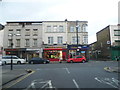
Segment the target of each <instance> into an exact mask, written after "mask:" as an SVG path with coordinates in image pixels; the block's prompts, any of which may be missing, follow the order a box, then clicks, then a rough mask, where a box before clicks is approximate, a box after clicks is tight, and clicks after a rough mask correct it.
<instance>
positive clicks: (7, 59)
mask: <svg viewBox="0 0 120 90" xmlns="http://www.w3.org/2000/svg"><path fill="white" fill-rule="evenodd" d="M2 61H3V62H5V64H10V63H11V56H3V57H2ZM12 62H13V64H23V63H26V60H25V59H20V58H18V57H17V56H12Z"/></svg>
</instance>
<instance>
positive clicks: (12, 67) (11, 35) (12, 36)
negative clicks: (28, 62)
mask: <svg viewBox="0 0 120 90" xmlns="http://www.w3.org/2000/svg"><path fill="white" fill-rule="evenodd" d="M9 36H11V50H12V48H13V34H9ZM10 54H11V64H10V65H11V68H10V69H11V70H13V59H12V51H11V53H10Z"/></svg>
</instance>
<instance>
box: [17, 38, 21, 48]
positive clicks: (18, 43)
mask: <svg viewBox="0 0 120 90" xmlns="http://www.w3.org/2000/svg"><path fill="white" fill-rule="evenodd" d="M16 46H17V47H20V39H16Z"/></svg>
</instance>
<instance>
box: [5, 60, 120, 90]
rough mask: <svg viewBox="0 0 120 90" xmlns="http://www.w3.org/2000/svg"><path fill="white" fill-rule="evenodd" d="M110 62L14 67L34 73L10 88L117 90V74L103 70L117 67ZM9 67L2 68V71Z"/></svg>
mask: <svg viewBox="0 0 120 90" xmlns="http://www.w3.org/2000/svg"><path fill="white" fill-rule="evenodd" d="M117 65H118V64H117V62H112V61H106V62H105V61H96V62H95V61H90V62H87V63H61V64H60V63H50V64H34V65H30V64H25V65H14V68H15V69H32V70H34V71H35V72H34V73H32V74H31V75H29V76H28V77H26V78H24V79H23V80H21V81H19V82H17V83H16V84H14V85H13V86H11V87H10V88H24V90H28V89H31V90H34V88H76V89H79V88H112V90H113V89H115V88H118V82H119V81H118V74H117V73H114V72H112V73H110V72H106V71H105V70H104V67H106V66H108V67H109V66H117ZM9 67H10V66H9V65H7V66H4V67H3V69H6V68H9ZM56 90H57V89H56Z"/></svg>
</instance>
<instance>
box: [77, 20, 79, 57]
mask: <svg viewBox="0 0 120 90" xmlns="http://www.w3.org/2000/svg"><path fill="white" fill-rule="evenodd" d="M78 27H79V26H78V20H76V39H77V51H76V54H77V55H78Z"/></svg>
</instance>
